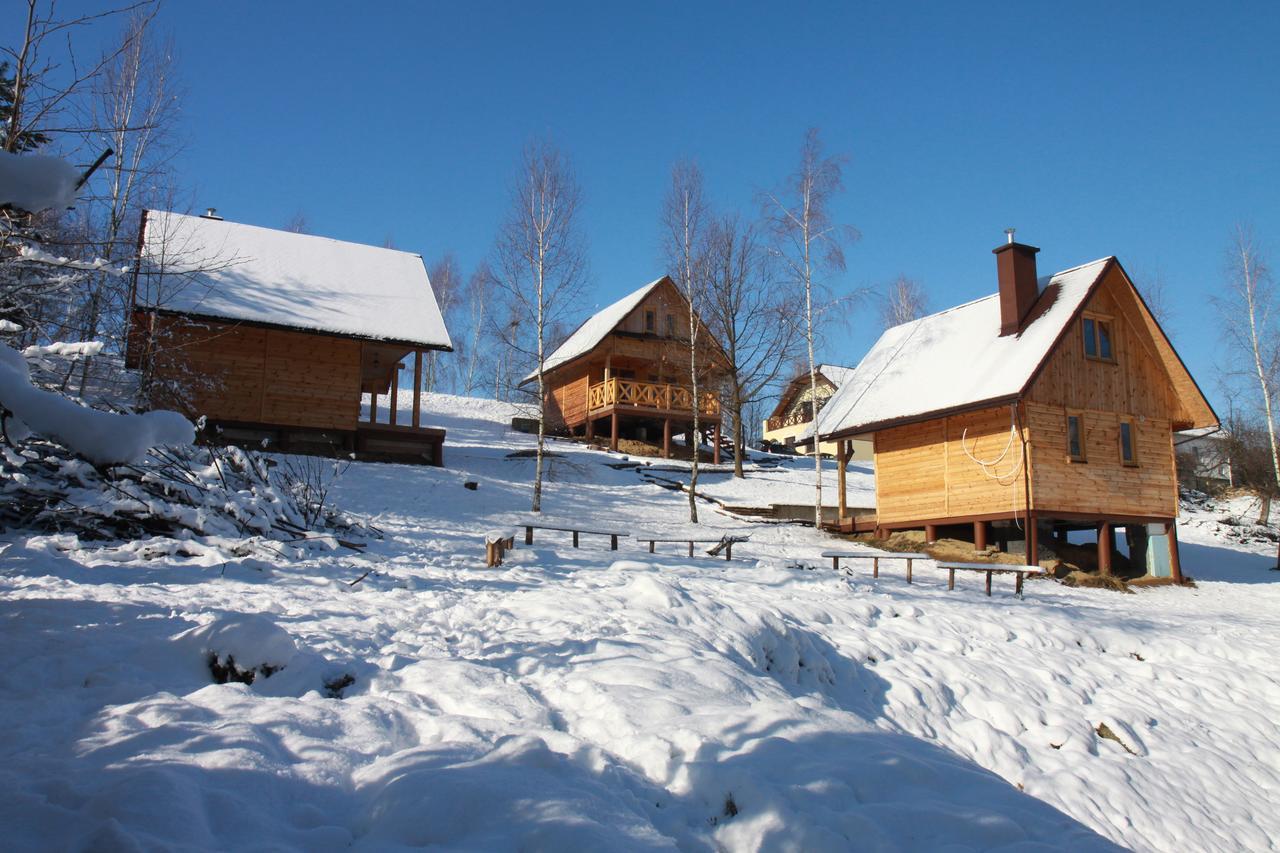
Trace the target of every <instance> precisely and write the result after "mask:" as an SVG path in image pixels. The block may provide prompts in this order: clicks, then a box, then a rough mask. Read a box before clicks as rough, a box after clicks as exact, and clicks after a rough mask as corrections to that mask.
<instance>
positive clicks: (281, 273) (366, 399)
mask: <svg viewBox="0 0 1280 853" xmlns="http://www.w3.org/2000/svg"><path fill="white" fill-rule="evenodd" d="M139 247H140V259H139V264H138V266H137V272H136V274H135V278H134V284H133V294H132V306H133V308H132V312H131V324H130V329H129V337H128V361H129V364H130V366H132V367H137V368H141V369H142V375H143V377H144V384H145V388H144V391H145V396H146V398H147V400H148V403H149V405H152V406H156V407H160V406H163V407H165V408H178V409H179V410H181V411H183V412H184V413H186V414H188V415H190V416H191V417H192V418H193V419H195V418H201V417H203V418H204V419H205V427H204V431H203V433H202V437H203V438H204V439H206V440H216V441H227V442H233V443H244V444H251V445H253V446H263V443H264V442H265V444H266V446H268V447H271V448H275V449H280V450H285V451H289V452H310V453H323V454H335V453H342V454H344V455H345V454H349V453H354V454H355V455H356V456H357V458H366V459H379V460H388V461H400V462H417V463H427V464H432V465H442V464H443V462H444V460H443V444H444V437H445V432H444V430H443V429H439V428H436V427H431V426H429V425H428V424H427V421H428V420H429V416H428V415H427V414H426V413H425V412H423V411H422V399H421V391H420V389H421V387H422V381H421V377H422V361H423V353H424V352H429V351H432V350H444V351H448V350H450V349H452V346H451V344H450V341H449V335H448V332H447V331H446V330H445V326H444V320H443V318H442V317H441V314H440V309H439V307H438V306H437V304H436V300H435V296H434V294H433V293H432V290H431V283H430V281H429V280H428V278H427V271H426V268H425V267H424V265H423V262H422V257H421V256H420V255H416V254H412V253H409V252H401V251H396V250H393V249H383V248H378V247H375V246H366V245H361V244H358V243H347V242H343V241H340V240H331V239H328V238H325V237H315V236H312V235H309V234H297V233H293V232H288V231H277V230H274V229H270V228H259V227H257V226H254V225H244V224H241V223H237V222H227V221H225V220H224V219H222V218H221V217H218V216H216V215H215V214H214V212H213V211H212V210H211V211H210V212H209V213H208V214H206V215H204V216H188V215H184V214H180V213H169V212H165V211H154V210H149V211H145V212H144V215H143V219H142V232H141V234H140V235H139ZM409 371H412V374H413V379H412V381H413V385H412V390H411V391H409V392H408V394H407V395H405V396H404V397H402V395H401V393H400V385H401V376H402V373H404V372H409ZM384 399H385V401H386V405H385V406H383V405H380V401H382V400H384ZM402 401H403V402H411V404H412V405H411V406H410V407H409V408H408V409H407V410H402V409H401V402H402Z"/></svg>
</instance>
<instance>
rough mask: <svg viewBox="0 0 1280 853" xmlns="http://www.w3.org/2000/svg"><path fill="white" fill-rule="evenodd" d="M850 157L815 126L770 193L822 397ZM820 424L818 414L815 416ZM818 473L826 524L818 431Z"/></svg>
mask: <svg viewBox="0 0 1280 853" xmlns="http://www.w3.org/2000/svg"><path fill="white" fill-rule="evenodd" d="M845 159H846V158H844V157H840V156H827V155H825V154H824V153H823V150H822V141H821V139H820V138H819V134H818V130H817V128H810V129H809V130H808V131H807V132H806V133H805V136H804V143H803V144H802V145H801V147H800V164H799V166H798V168H797V169H796V171H795V172H794V173H792V174H791V176H790V177H788V178H787V180H786V181H785V182H784V183H783V185H782V187H781V188H780V189H779V190H778V191H776V192H770V193H765V195H764V203H763V206H764V215H765V219H766V220H767V221H768V223H769V225H770V227H771V230H772V232H773V238H774V239H773V245H772V247H771V253H772V255H773V257H774V258H775V259H776V260H777V261H778V262H779V265H780V268H781V275H782V278H783V280H784V282H785V283H786V284H788V285H789V286H790V287H792V288H793V289H794V290H795V292H796V293H797V295H798V296H799V298H800V301H801V305H800V307H801V310H802V313H801V317H800V319H801V321H802V324H801V331H802V333H803V335H804V341H805V347H806V349H807V356H808V367H809V382H810V389H811V393H812V396H813V399H814V400H817V399H818V363H817V358H816V355H815V351H816V342H817V338H818V331H819V326H820V324H821V323H822V321H823V319H824V314H826V312H827V310H828V309H829V308H830V307H831V306H832V305H833V304H834V302H833V300H832V299H831V294H830V289H829V287H828V284H827V277H828V276H830V275H831V274H833V273H837V272H841V271H843V270H844V268H845V260H844V247H845V246H846V245H848V244H849V243H851V242H853V241H854V240H855V239H857V231H856V230H854V229H853V227H852V226H848V225H840V224H838V223H836V222H835V221H833V220H832V217H831V204H832V201H833V200H834V198H835V197H836V196H837V195H839V194H840V193H841V192H842V191H843V190H844V178H843V171H844V163H845ZM814 424H815V427H816V425H817V420H816V418H815V420H814ZM813 466H814V474H815V476H816V483H815V486H814V488H815V502H814V507H813V520H814V524H815V525H816V526H818V527H821V526H822V455H821V454H820V453H819V452H818V437H817V435H815V436H814V445H813Z"/></svg>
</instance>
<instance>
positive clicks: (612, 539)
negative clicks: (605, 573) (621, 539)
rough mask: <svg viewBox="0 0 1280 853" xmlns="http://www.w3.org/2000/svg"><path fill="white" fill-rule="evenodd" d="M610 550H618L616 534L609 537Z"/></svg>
mask: <svg viewBox="0 0 1280 853" xmlns="http://www.w3.org/2000/svg"><path fill="white" fill-rule="evenodd" d="M609 550H610V551H616V550H618V534H616V533H614V534H613V535H611V536H610V537H609Z"/></svg>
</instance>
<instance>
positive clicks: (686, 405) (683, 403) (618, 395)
mask: <svg viewBox="0 0 1280 853" xmlns="http://www.w3.org/2000/svg"><path fill="white" fill-rule="evenodd" d="M608 406H636V407H638V408H642V409H665V410H667V411H673V412H692V411H693V389H691V388H686V387H685V386H683V385H662V384H658V383H656V382H636V381H635V380H632V379H617V378H613V379H606V380H605V381H603V382H601V383H599V384H597V385H592V386H590V387H589V388H587V409H588V410H590V411H595V410H597V409H604V408H607V407H608ZM698 410H699V411H700V412H701V413H702V414H704V415H718V414H720V396H719V395H718V394H716V392H714V391H703V390H701V389H700V390H699V391H698Z"/></svg>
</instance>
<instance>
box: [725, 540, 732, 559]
mask: <svg viewBox="0 0 1280 853" xmlns="http://www.w3.org/2000/svg"><path fill="white" fill-rule="evenodd" d="M724 558H725V559H726V560H732V559H733V543H732V542H730V543H729V544H727V545H725V546H724Z"/></svg>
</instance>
